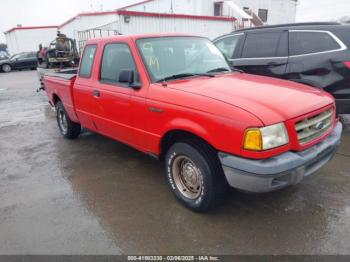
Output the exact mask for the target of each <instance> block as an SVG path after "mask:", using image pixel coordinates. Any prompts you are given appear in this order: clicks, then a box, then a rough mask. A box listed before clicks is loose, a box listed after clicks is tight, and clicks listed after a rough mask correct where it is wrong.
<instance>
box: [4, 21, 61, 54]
mask: <svg viewBox="0 0 350 262" xmlns="http://www.w3.org/2000/svg"><path fill="white" fill-rule="evenodd" d="M57 28H58V26H35V27H22V26H18V27H14V28H12V29H10V30H8V31H6V32H5V37H6V42H7V49H8V51H9V53H10V54H11V55H13V54H17V53H20V52H32V51H37V50H38V46H39V44H43V45H44V46H48V45H49V44H50V43H51V42H52V41H53V40H54V39H55V37H56V34H57Z"/></svg>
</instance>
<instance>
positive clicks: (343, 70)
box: [214, 23, 350, 114]
mask: <svg viewBox="0 0 350 262" xmlns="http://www.w3.org/2000/svg"><path fill="white" fill-rule="evenodd" d="M214 43H215V44H216V46H217V47H218V48H219V49H220V50H221V52H222V53H223V54H224V55H225V56H226V57H227V59H228V60H229V61H230V62H231V64H232V65H233V66H234V67H236V68H238V69H241V70H243V71H244V72H247V73H251V74H257V75H265V76H271V77H278V78H283V79H287V80H291V81H295V82H299V83H303V84H307V85H310V86H313V87H317V88H322V89H324V90H325V91H327V92H329V93H330V94H332V95H333V96H334V97H335V99H336V103H337V111H338V113H339V114H350V51H349V48H348V47H350V25H344V24H338V23H299V24H284V25H276V26H263V27H256V28H249V29H243V30H238V31H234V32H232V33H231V34H228V35H224V36H221V37H219V38H217V39H215V40H214Z"/></svg>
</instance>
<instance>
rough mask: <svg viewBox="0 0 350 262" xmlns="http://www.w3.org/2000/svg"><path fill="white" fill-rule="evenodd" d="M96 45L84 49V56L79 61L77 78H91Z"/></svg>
mask: <svg viewBox="0 0 350 262" xmlns="http://www.w3.org/2000/svg"><path fill="white" fill-rule="evenodd" d="M96 48H97V46H96V45H88V46H86V47H85V49H84V54H83V57H82V60H81V65H80V71H79V76H80V77H85V78H89V77H90V76H91V71H92V65H93V63H94V59H95V53H96Z"/></svg>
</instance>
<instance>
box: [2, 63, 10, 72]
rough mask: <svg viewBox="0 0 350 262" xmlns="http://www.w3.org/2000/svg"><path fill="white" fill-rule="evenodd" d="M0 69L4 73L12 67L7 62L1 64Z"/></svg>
mask: <svg viewBox="0 0 350 262" xmlns="http://www.w3.org/2000/svg"><path fill="white" fill-rule="evenodd" d="M1 70H2V71H3V72H4V73H9V72H11V70H12V68H11V66H10V65H8V64H4V65H2V66H1Z"/></svg>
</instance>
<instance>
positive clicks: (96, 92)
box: [92, 90, 101, 97]
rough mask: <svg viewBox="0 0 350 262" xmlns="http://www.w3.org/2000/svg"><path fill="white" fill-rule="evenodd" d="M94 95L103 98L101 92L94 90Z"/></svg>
mask: <svg viewBox="0 0 350 262" xmlns="http://www.w3.org/2000/svg"><path fill="white" fill-rule="evenodd" d="M92 95H93V96H94V97H100V96H101V93H100V91H98V90H94V91H93V92H92Z"/></svg>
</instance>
